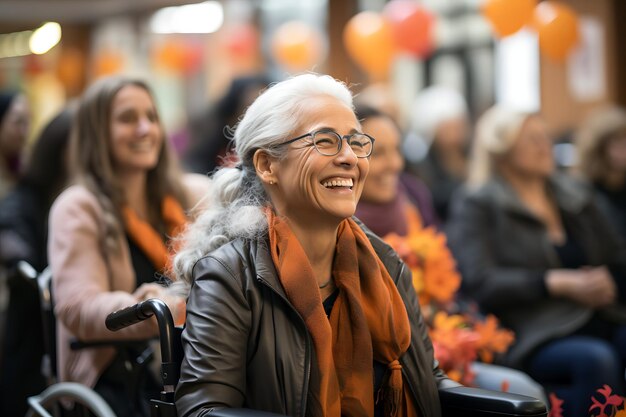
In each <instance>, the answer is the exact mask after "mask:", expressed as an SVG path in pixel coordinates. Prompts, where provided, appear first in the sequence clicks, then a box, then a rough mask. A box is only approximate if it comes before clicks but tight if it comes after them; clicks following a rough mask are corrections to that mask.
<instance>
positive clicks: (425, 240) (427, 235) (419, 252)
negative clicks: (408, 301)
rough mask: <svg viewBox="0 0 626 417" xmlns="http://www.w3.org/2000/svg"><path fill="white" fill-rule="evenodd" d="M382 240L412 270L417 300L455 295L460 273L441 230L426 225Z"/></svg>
mask: <svg viewBox="0 0 626 417" xmlns="http://www.w3.org/2000/svg"><path fill="white" fill-rule="evenodd" d="M385 241H386V242H387V243H388V244H389V245H390V246H391V247H393V248H394V250H395V251H396V252H397V253H398V255H400V257H401V258H402V260H403V261H404V262H405V263H406V264H407V265H408V266H409V268H410V269H411V271H412V272H413V285H414V286H415V290H416V291H417V293H418V296H419V299H420V304H422V305H423V304H426V303H428V302H430V300H431V299H434V300H435V301H438V302H440V303H445V302H448V301H450V300H451V299H452V298H453V297H454V293H455V292H456V291H457V290H458V289H459V286H460V285H461V277H460V275H459V273H458V272H457V270H456V263H455V261H454V258H453V257H452V254H451V253H450V250H449V249H448V246H447V245H446V238H445V236H444V235H443V234H441V233H439V232H437V231H436V230H435V229H433V228H431V227H428V228H425V229H419V231H417V232H413V233H411V234H410V235H409V236H407V237H406V238H403V237H400V236H398V235H396V234H390V235H387V236H386V237H385ZM418 271H421V273H419V272H418Z"/></svg>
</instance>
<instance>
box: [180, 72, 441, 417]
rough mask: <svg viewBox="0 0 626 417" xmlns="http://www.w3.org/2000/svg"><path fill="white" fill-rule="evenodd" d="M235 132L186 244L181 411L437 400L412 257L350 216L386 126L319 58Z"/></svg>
mask: <svg viewBox="0 0 626 417" xmlns="http://www.w3.org/2000/svg"><path fill="white" fill-rule="evenodd" d="M234 144H235V152H236V153H237V155H238V157H239V163H238V164H237V165H236V166H235V167H223V168H220V169H219V170H218V171H217V172H216V173H215V175H214V182H213V190H214V192H215V198H216V200H215V203H214V204H213V205H211V206H210V207H208V208H207V209H206V211H205V212H204V213H203V214H201V215H200V216H199V217H198V219H197V220H196V222H195V223H194V224H193V225H192V226H191V227H190V228H189V230H188V231H187V233H186V235H185V237H184V238H183V240H182V244H183V246H182V248H181V250H180V252H179V253H178V255H177V256H176V259H175V267H176V271H177V273H178V276H179V277H180V278H181V280H184V281H185V282H187V283H188V284H189V285H190V287H191V289H190V293H189V298H188V302H187V321H186V327H185V330H184V331H183V337H182V340H183V348H184V359H183V362H182V366H181V377H180V380H179V383H178V386H177V390H176V407H177V409H178V413H179V415H181V416H199V415H206V413H207V412H210V411H209V410H211V409H213V408H216V407H233V408H239V407H246V408H251V409H256V410H265V411H272V412H275V413H279V414H284V415H289V416H294V417H305V416H337V417H338V416H357V415H358V416H370V417H373V416H374V415H397V416H398V417H403V416H407V417H408V416H414V415H422V416H438V415H440V414H441V409H440V404H439V399H438V393H437V389H438V386H439V385H440V384H442V383H444V381H447V383H451V381H449V380H448V379H447V378H446V376H445V374H444V373H443V372H442V371H441V370H440V369H439V368H438V365H437V362H436V361H435V359H434V357H433V347H432V344H431V342H430V339H429V337H428V333H427V329H426V327H425V324H424V321H423V319H422V318H421V313H420V310H419V305H418V302H417V296H416V293H415V290H413V287H412V281H411V273H410V271H409V269H408V268H406V267H404V264H403V263H402V261H401V260H400V259H399V258H398V257H397V255H396V254H395V253H394V252H393V251H392V250H391V248H390V247H389V246H387V245H386V244H384V243H383V242H382V241H381V240H380V238H378V237H377V236H375V235H374V234H373V233H371V232H370V231H369V230H367V229H365V228H364V227H363V226H362V225H361V224H360V223H359V222H358V221H356V220H355V219H353V218H352V216H353V214H354V212H355V209H356V206H357V203H358V201H359V198H360V196H361V192H362V190H363V186H364V183H365V178H366V176H367V174H368V171H369V157H370V155H371V153H372V150H373V147H374V138H372V137H371V136H368V135H366V134H364V133H362V132H361V126H360V123H359V121H358V120H357V118H356V116H355V114H354V111H353V108H352V95H351V93H350V91H349V90H348V88H347V87H346V86H345V85H344V84H343V83H341V82H339V81H337V80H335V79H333V78H332V77H330V76H318V75H314V74H304V75H299V76H296V77H294V78H290V79H288V80H285V81H282V82H280V83H277V84H275V85H273V86H272V87H270V88H268V89H267V90H266V91H265V92H264V93H262V94H261V95H260V96H259V97H258V98H257V99H256V100H255V101H254V103H253V104H252V105H251V106H250V107H249V108H248V110H247V111H246V113H245V115H244V116H243V118H242V119H241V122H240V123H239V125H238V126H237V128H236V130H235V133H234ZM382 413H384V414H382Z"/></svg>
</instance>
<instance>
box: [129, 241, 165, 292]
mask: <svg viewBox="0 0 626 417" xmlns="http://www.w3.org/2000/svg"><path fill="white" fill-rule="evenodd" d="M126 240H127V241H128V249H130V259H131V261H132V263H133V271H135V276H136V277H137V282H136V287H135V288H139V287H140V286H141V284H146V283H150V282H155V281H157V280H158V279H157V270H156V268H155V267H154V265H153V264H152V262H151V261H150V259H149V258H148V257H147V256H146V254H145V253H143V251H142V250H141V249H140V248H139V246H137V245H136V244H135V242H134V241H133V240H132V239H131V238H130V237H129V236H128V235H127V236H126Z"/></svg>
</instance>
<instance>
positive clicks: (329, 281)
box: [318, 277, 333, 290]
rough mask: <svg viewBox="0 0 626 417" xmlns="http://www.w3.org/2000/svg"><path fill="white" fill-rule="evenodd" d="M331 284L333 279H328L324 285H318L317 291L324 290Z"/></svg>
mask: <svg viewBox="0 0 626 417" xmlns="http://www.w3.org/2000/svg"><path fill="white" fill-rule="evenodd" d="M331 282H333V277H330V279H329V280H328V281H326V282H325V283H323V284H322V285H318V287H319V289H320V290H321V289H322V288H326V287H328V285H329V284H330V283H331Z"/></svg>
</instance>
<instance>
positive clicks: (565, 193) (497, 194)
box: [484, 173, 591, 218]
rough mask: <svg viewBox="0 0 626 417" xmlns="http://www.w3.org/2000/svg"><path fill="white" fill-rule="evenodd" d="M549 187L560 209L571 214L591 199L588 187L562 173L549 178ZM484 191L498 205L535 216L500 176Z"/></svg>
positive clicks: (579, 210)
mask: <svg viewBox="0 0 626 417" xmlns="http://www.w3.org/2000/svg"><path fill="white" fill-rule="evenodd" d="M548 187H549V189H550V190H551V191H552V195H553V197H554V199H555V200H556V203H557V205H558V207H559V209H561V210H563V211H566V212H569V213H571V214H578V213H580V212H581V211H582V209H583V208H584V207H585V206H586V205H587V204H589V202H590V199H591V195H590V193H589V191H588V190H587V188H586V187H584V186H582V184H580V183H577V182H575V181H574V180H573V179H572V178H569V177H567V176H566V175H563V174H560V173H556V174H554V175H552V176H551V177H550V178H549V179H548ZM484 192H485V193H487V194H488V195H491V198H493V199H494V200H495V201H496V202H497V203H498V205H500V206H501V207H503V208H505V209H507V210H510V211H512V212H516V213H519V214H523V215H526V216H530V217H533V218H534V217H535V216H534V215H533V214H532V213H531V212H530V211H529V210H528V209H527V208H526V207H525V206H524V204H523V203H522V202H521V200H520V199H519V197H518V196H517V194H516V193H515V191H514V190H513V188H512V187H511V186H510V185H509V184H508V182H507V181H506V180H505V179H504V178H502V177H500V176H496V177H494V178H493V179H492V180H491V181H490V182H488V183H487V184H486V185H485V188H484Z"/></svg>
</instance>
